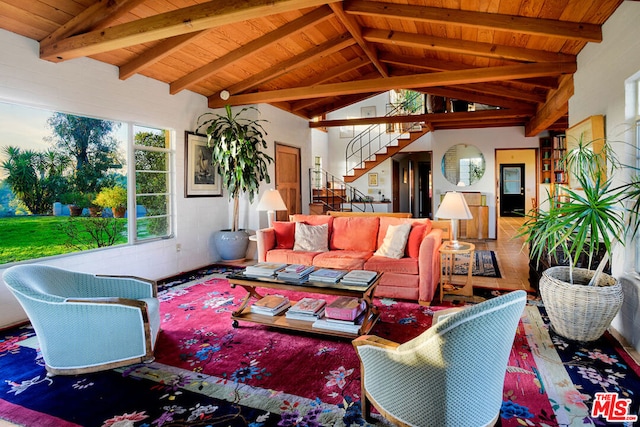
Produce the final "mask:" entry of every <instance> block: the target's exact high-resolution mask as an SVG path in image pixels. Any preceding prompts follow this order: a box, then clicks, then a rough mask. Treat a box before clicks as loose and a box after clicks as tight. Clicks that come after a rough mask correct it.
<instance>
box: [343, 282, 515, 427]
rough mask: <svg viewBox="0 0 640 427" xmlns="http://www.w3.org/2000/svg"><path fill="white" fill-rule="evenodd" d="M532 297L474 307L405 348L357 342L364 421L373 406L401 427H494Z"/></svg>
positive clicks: (368, 340)
mask: <svg viewBox="0 0 640 427" xmlns="http://www.w3.org/2000/svg"><path fill="white" fill-rule="evenodd" d="M525 302H526V292H524V291H515V292H511V293H509V294H506V295H503V296H500V297H497V298H494V299H491V300H488V301H485V302H483V303H480V304H478V305H474V306H470V307H468V308H465V309H464V310H461V311H459V312H457V313H455V314H452V315H450V316H448V317H446V318H444V319H443V320H442V321H440V322H438V323H437V324H435V325H433V326H432V327H431V328H429V329H428V330H427V331H425V332H424V333H422V334H421V335H420V336H418V337H416V338H414V339H413V340H411V341H408V342H406V343H404V344H397V343H395V342H392V341H389V340H385V339H383V338H379V337H376V336H362V337H359V338H357V339H356V340H354V341H353V345H354V347H355V349H356V351H357V353H358V356H359V357H360V362H361V371H362V395H361V399H362V413H363V416H364V417H365V418H366V419H370V410H371V406H370V405H371V404H373V405H374V406H375V407H376V409H377V410H378V411H379V412H380V414H382V415H383V416H384V417H385V418H387V419H389V420H391V421H392V422H394V423H396V424H398V425H401V426H420V427H427V426H434V427H446V426H451V427H459V426H465V427H475V426H486V425H492V424H494V423H495V421H496V420H497V418H498V416H499V414H500V406H501V404H502V392H503V385H504V376H505V372H506V368H507V363H508V361H509V353H510V351H511V348H512V346H513V339H514V336H515V331H516V328H517V325H518V321H519V320H520V317H521V315H522V311H523V309H524V305H525Z"/></svg>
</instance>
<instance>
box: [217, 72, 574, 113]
mask: <svg viewBox="0 0 640 427" xmlns="http://www.w3.org/2000/svg"><path fill="white" fill-rule="evenodd" d="M575 71H576V64H575V63H565V62H561V63H542V64H520V65H506V66H500V67H487V68H479V69H471V70H460V71H445V72H440V73H429V74H415V75H412V76H399V77H389V78H387V79H385V78H382V79H370V80H360V81H354V82H346V83H328V84H324V85H317V86H308V87H297V88H290V89H279V90H273V91H265V92H258V93H250V94H240V95H235V96H231V97H230V98H229V99H228V100H226V101H224V100H222V99H220V98H219V97H218V96H215V95H212V96H210V97H209V107H211V108H220V107H224V106H225V105H226V104H231V105H245V104H256V103H263V102H267V103H268V102H279V101H294V100H299V99H307V98H320V97H324V96H336V95H349V94H357V93H363V92H379V91H384V90H390V89H396V88H404V89H413V88H425V87H430V86H446V85H458V84H468V83H482V82H490V81H499V80H502V79H508V80H511V79H519V78H522V79H525V78H530V77H540V76H554V75H559V74H567V73H575Z"/></svg>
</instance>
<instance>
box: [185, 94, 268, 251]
mask: <svg viewBox="0 0 640 427" xmlns="http://www.w3.org/2000/svg"><path fill="white" fill-rule="evenodd" d="M250 110H255V111H256V112H257V111H258V110H257V109H256V108H255V107H245V108H242V109H241V110H240V111H238V112H237V113H235V114H234V113H233V112H232V111H231V106H229V105H227V106H226V107H225V114H217V113H205V114H202V115H201V116H200V117H198V125H197V129H196V132H205V133H206V135H207V145H208V146H209V147H210V148H211V152H212V162H213V164H214V166H215V168H216V169H217V171H218V173H219V174H220V176H221V177H222V187H223V188H225V189H226V190H227V191H228V193H229V199H230V200H233V217H232V223H231V229H230V230H229V232H228V233H217V234H216V240H217V241H218V243H216V248H217V249H218V253H219V255H220V256H221V257H222V258H223V259H238V258H244V254H245V252H246V249H247V245H248V235H247V234H246V233H245V232H244V231H242V230H239V229H238V218H239V201H240V195H241V194H243V193H244V194H246V195H247V196H248V197H249V201H250V202H253V200H254V198H255V196H256V195H257V194H258V192H259V188H260V182H262V181H266V182H267V183H269V182H271V180H270V178H269V174H268V169H267V166H268V163H271V162H272V161H273V159H272V158H271V157H270V156H269V155H267V154H266V153H265V152H264V151H263V150H264V149H266V148H267V141H266V140H265V136H266V135H267V133H266V132H265V130H264V128H263V127H262V124H261V123H263V122H266V121H265V120H259V119H253V118H243V117H241V116H242V115H243V114H244V113H245V112H247V111H250ZM236 244H237V246H238V247H237V248H236V249H233V250H232V249H231V246H232V245H233V246H236Z"/></svg>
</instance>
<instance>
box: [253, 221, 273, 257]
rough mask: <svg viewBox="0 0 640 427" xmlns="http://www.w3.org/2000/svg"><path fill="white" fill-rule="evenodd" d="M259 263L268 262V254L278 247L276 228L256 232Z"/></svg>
mask: <svg viewBox="0 0 640 427" xmlns="http://www.w3.org/2000/svg"><path fill="white" fill-rule="evenodd" d="M256 239H257V244H258V245H257V246H258V247H257V249H258V262H265V261H266V260H267V252H269V251H270V250H271V249H273V248H275V247H276V230H275V229H274V228H263V229H261V230H258V231H256Z"/></svg>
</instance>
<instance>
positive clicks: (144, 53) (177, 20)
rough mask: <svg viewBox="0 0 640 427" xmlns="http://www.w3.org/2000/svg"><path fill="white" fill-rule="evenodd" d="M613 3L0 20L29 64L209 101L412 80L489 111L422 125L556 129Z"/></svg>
mask: <svg viewBox="0 0 640 427" xmlns="http://www.w3.org/2000/svg"><path fill="white" fill-rule="evenodd" d="M620 3H622V0H523V1H519V0H381V1H370V0H348V1H319V0H242V1H232V0H214V1H206V0H0V28H3V29H6V30H8V31H11V32H14V33H17V34H20V35H23V36H25V37H28V38H31V39H34V40H37V41H39V42H40V58H41V59H42V60H46V61H52V62H63V61H73V60H74V59H76V58H79V57H90V58H93V59H96V60H98V61H102V62H105V63H108V64H112V65H115V66H117V67H118V68H119V70H120V78H121V79H123V80H124V79H128V78H130V77H131V76H133V75H135V74H140V75H144V76H147V77H150V78H153V79H156V80H159V81H162V82H165V83H167V84H168V86H167V89H168V91H169V92H170V93H171V94H176V93H179V92H180V91H183V90H190V91H193V92H196V93H199V94H202V95H204V96H206V97H208V100H209V106H210V107H212V108H217V107H222V106H224V105H225V104H231V105H243V104H255V103H269V104H272V105H274V106H276V107H278V108H281V109H283V110H286V111H289V112H292V113H294V114H296V115H299V116H302V117H305V118H307V119H309V120H310V121H311V120H313V119H314V118H317V117H320V118H323V117H324V115H325V114H326V113H328V112H331V111H334V110H336V109H339V108H341V107H344V106H347V105H350V104H352V103H354V102H357V101H361V100H363V99H366V98H368V97H370V96H372V95H376V94H379V93H381V92H384V91H387V90H390V89H413V90H418V91H421V92H424V93H430V94H432V95H437V96H446V97H450V98H454V99H463V100H467V101H470V102H475V103H481V104H487V105H491V106H496V107H500V109H498V110H495V111H482V112H469V113H452V114H451V113H450V114H449V115H448V116H447V115H446V114H438V115H434V116H433V119H434V120H432V121H430V122H431V126H432V128H433V129H450V128H469V127H489V126H513V125H522V126H525V129H526V132H525V133H526V134H527V135H531V136H533V135H536V134H538V133H539V132H541V131H543V130H546V129H558V128H564V127H566V125H567V116H566V115H567V101H568V99H569V98H570V97H571V95H572V94H573V79H572V75H573V73H574V72H575V71H576V55H577V54H578V53H579V52H580V50H581V49H582V48H583V47H584V46H585V45H586V44H587V43H598V42H600V41H601V40H602V31H601V25H602V24H603V23H604V22H605V21H606V20H607V18H608V17H609V16H610V15H611V14H612V13H613V12H614V11H615V9H616V8H617V7H618V6H619V5H620ZM227 92H228V93H229V94H230V97H229V98H228V99H227V100H224V99H222V98H221V93H223V94H224V93H227ZM436 116H437V117H436ZM367 120H368V122H369V123H370V122H372V121H375V120H378V121H384V120H385V119H381V118H377V119H376V118H370V119H360V122H359V123H365V122H367ZM335 124H336V123H331V122H326V121H324V122H319V123H318V122H315V123H314V122H311V124H310V125H311V126H326V125H335Z"/></svg>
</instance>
